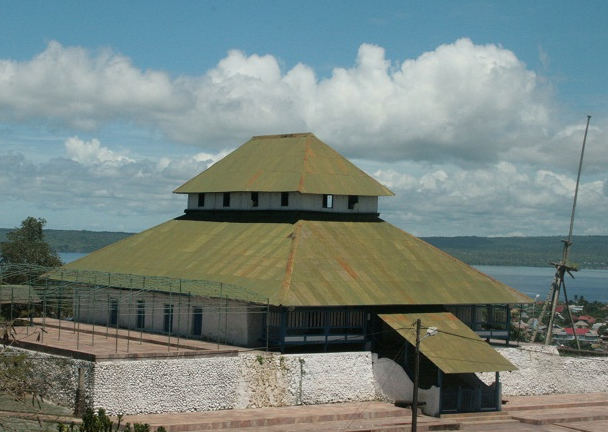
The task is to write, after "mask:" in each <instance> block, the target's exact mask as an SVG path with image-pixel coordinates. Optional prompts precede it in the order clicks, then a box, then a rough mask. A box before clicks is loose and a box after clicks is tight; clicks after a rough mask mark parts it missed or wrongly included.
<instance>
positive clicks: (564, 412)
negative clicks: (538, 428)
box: [511, 406, 608, 425]
mask: <svg viewBox="0 0 608 432" xmlns="http://www.w3.org/2000/svg"><path fill="white" fill-rule="evenodd" d="M511 416H512V417H513V419H515V420H517V421H519V422H521V423H526V424H532V425H547V424H556V423H573V422H586V421H597V420H608V411H606V407H605V406H587V407H567V408H550V409H540V410H523V411H519V412H512V413H511Z"/></svg>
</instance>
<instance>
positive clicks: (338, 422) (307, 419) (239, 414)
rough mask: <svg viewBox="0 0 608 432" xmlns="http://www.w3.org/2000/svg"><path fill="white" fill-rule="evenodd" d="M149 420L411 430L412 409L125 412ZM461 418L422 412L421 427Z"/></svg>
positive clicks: (174, 430) (252, 428)
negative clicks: (427, 415)
mask: <svg viewBox="0 0 608 432" xmlns="http://www.w3.org/2000/svg"><path fill="white" fill-rule="evenodd" d="M127 422H129V423H131V424H133V423H147V424H149V425H150V426H151V428H152V429H153V430H155V429H156V428H157V427H159V426H163V427H165V429H166V430H167V431H168V432H195V431H196V432H202V431H210V430H226V431H230V432H236V431H246V432H261V431H266V432H272V431H277V432H278V431H286V430H289V431H294V432H299V431H315V432H320V431H327V432H329V431H336V430H340V431H344V432H346V431H350V430H352V431H359V432H360V431H374V432H381V431H387V432H388V431H391V432H400V431H403V432H405V431H409V430H410V429H411V410H409V409H407V408H398V407H395V406H393V405H391V404H387V403H382V402H367V403H346V404H331V405H316V406H298V407H283V408H260V409H245V410H226V411H216V412H198V413H181V414H157V415H141V416H124V418H123V420H122V423H123V424H125V423H127ZM458 429H459V424H458V422H455V421H451V420H443V419H437V418H434V417H426V416H420V417H419V418H418V430H419V431H432V430H458Z"/></svg>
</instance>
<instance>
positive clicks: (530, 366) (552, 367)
mask: <svg viewBox="0 0 608 432" xmlns="http://www.w3.org/2000/svg"><path fill="white" fill-rule="evenodd" d="M497 350H498V352H499V353H500V354H502V355H503V356H504V357H506V358H507V359H509V360H510V361H511V362H512V363H514V364H515V365H516V366H517V367H518V368H519V370H518V371H514V372H503V373H501V374H500V375H501V382H502V393H503V395H505V396H509V395H538V394H551V393H587V392H605V391H606V390H607V389H608V358H605V357H601V358H584V357H582V358H581V357H560V356H559V354H558V352H557V350H556V349H555V348H554V347H544V346H523V347H513V348H498V349H497ZM31 355H32V356H33V358H35V359H36V361H34V365H35V368H36V371H35V373H36V374H39V375H40V376H41V377H43V379H44V381H45V382H46V383H47V384H46V385H45V386H44V388H43V389H42V390H43V396H44V397H45V398H46V399H48V400H50V401H54V402H56V403H59V404H61V405H64V406H68V407H72V408H73V407H74V403H75V400H76V389H77V386H78V369H79V368H83V370H84V371H85V383H84V384H85V392H86V403H87V404H88V405H89V406H93V407H95V408H99V407H103V408H105V409H106V411H107V412H108V413H109V414H119V413H123V414H144V413H159V412H187V411H208V410H221V409H237V408H259V407H269V406H291V405H308V404H325V403H337V402H353V401H370V400H375V399H384V400H390V399H391V398H393V399H395V398H405V399H407V397H408V395H409V393H411V389H410V390H408V391H406V392H405V393H403V395H401V394H400V393H399V394H398V393H395V394H392V393H394V392H393V391H391V388H390V385H389V384H390V383H392V382H393V381H396V378H395V377H396V375H394V374H395V373H396V372H391V374H390V379H388V378H387V371H388V370H390V371H394V370H395V369H396V368H394V365H393V364H392V363H391V362H390V361H389V362H384V363H382V360H384V359H380V361H376V359H373V358H372V353H370V352H353V353H327V354H299V355H280V354H276V353H275V354H272V353H269V354H266V353H262V354H253V353H251V354H241V355H239V356H233V357H176V358H170V357H169V358H156V359H137V360H113V361H98V362H96V363H93V362H88V361H83V360H74V359H68V358H65V357H59V356H51V355H46V354H39V353H31ZM374 367H376V371H375V372H376V378H374ZM401 375H404V374H401ZM478 375H479V376H480V378H481V379H482V380H484V381H485V382H486V383H488V384H491V383H493V382H494V379H495V375H494V373H487V374H478ZM379 377H382V379H379ZM380 381H382V382H383V383H380ZM388 381H390V382H388ZM397 381H399V382H402V383H405V384H404V385H406V384H407V383H408V382H409V381H408V380H405V379H401V380H397ZM407 385H410V386H411V382H409V384H407ZM425 397H426V396H425ZM428 397H429V398H430V399H429V401H430V400H434V399H433V398H434V397H435V396H430V395H429V396H428ZM427 402H428V401H427Z"/></svg>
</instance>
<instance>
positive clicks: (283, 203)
mask: <svg viewBox="0 0 608 432" xmlns="http://www.w3.org/2000/svg"><path fill="white" fill-rule="evenodd" d="M288 205H289V192H281V207H287V206H288Z"/></svg>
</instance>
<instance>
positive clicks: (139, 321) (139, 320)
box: [136, 300, 146, 329]
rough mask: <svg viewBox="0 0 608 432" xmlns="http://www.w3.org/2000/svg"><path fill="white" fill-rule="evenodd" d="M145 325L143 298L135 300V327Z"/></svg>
mask: <svg viewBox="0 0 608 432" xmlns="http://www.w3.org/2000/svg"><path fill="white" fill-rule="evenodd" d="M145 326H146V302H145V301H143V300H137V323H136V327H137V328H140V329H141V328H144V327H145Z"/></svg>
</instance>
